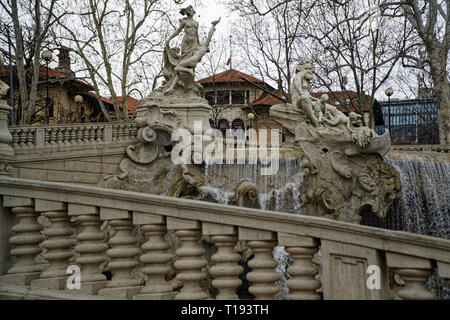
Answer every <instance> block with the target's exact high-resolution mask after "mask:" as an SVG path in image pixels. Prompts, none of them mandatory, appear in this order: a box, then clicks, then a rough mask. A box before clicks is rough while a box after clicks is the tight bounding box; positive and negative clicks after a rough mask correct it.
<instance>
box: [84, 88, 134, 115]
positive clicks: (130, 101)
mask: <svg viewBox="0 0 450 320" xmlns="http://www.w3.org/2000/svg"><path fill="white" fill-rule="evenodd" d="M89 95H91V96H93V97H96V94H95V93H93V92H89ZM100 99H101V100H102V101H103V102H106V103H108V104H111V105H113V101H112V98H111V99H108V98H105V97H100ZM117 101H118V102H119V103H120V104H121V103H122V97H120V96H119V97H117ZM138 102H139V101H138V100H137V99H135V98H133V97H128V102H127V107H128V113H135V111H136V105H137V104H138ZM121 106H122V104H121Z"/></svg>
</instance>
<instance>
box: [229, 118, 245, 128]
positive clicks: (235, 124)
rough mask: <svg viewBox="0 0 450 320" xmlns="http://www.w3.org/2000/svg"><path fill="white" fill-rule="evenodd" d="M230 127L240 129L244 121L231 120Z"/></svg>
mask: <svg viewBox="0 0 450 320" xmlns="http://www.w3.org/2000/svg"><path fill="white" fill-rule="evenodd" d="M231 129H233V130H235V129H242V130H244V129H245V127H244V121H242V120H241V119H234V120H233V122H232V123H231Z"/></svg>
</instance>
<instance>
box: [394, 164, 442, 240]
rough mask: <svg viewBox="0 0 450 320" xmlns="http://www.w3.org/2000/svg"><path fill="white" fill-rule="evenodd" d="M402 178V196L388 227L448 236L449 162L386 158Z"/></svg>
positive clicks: (395, 206) (435, 235)
mask: <svg viewBox="0 0 450 320" xmlns="http://www.w3.org/2000/svg"><path fill="white" fill-rule="evenodd" d="M388 162H389V163H391V164H392V165H393V166H394V167H395V168H396V169H397V171H398V172H399V174H400V179H401V181H402V193H403V196H402V199H401V200H400V201H399V202H398V203H397V204H395V205H394V206H393V208H392V210H391V211H390V212H389V215H391V216H392V218H395V222H392V220H393V219H392V218H391V223H390V225H387V226H386V227H387V228H388V229H394V230H402V231H408V232H414V233H418V234H423V235H429V236H433V237H440V238H446V239H449V238H450V163H444V162H418V161H403V160H390V161H388Z"/></svg>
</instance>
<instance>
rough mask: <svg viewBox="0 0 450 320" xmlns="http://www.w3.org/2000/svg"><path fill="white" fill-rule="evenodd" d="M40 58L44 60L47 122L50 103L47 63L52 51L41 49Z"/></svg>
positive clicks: (50, 58) (48, 120)
mask: <svg viewBox="0 0 450 320" xmlns="http://www.w3.org/2000/svg"><path fill="white" fill-rule="evenodd" d="M41 56H42V59H44V60H45V64H46V86H47V98H46V99H45V112H46V113H47V114H46V116H47V124H48V123H49V122H50V112H49V110H48V109H49V105H50V98H49V96H48V63H49V62H50V61H51V60H52V53H51V52H50V51H49V50H44V51H42V54H41ZM52 113H53V112H52Z"/></svg>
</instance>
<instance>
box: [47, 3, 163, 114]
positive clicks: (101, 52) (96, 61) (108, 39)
mask: <svg viewBox="0 0 450 320" xmlns="http://www.w3.org/2000/svg"><path fill="white" fill-rule="evenodd" d="M68 3H69V2H67V4H68ZM70 4H71V7H74V11H73V12H71V13H70V15H68V16H67V17H66V19H65V20H64V21H61V23H60V24H59V25H60V26H61V27H62V29H63V30H64V32H62V33H61V34H57V33H55V39H59V41H60V42H61V44H62V43H64V44H66V46H68V47H72V50H73V52H75V53H76V54H77V55H78V56H79V57H80V58H81V60H82V61H83V64H84V67H85V69H84V71H86V72H87V73H88V75H89V79H90V81H91V82H92V84H93V87H94V89H95V93H96V96H97V100H98V102H99V104H100V107H101V109H102V111H103V113H104V114H105V117H106V119H107V120H109V121H111V120H112V119H111V116H110V114H109V113H108V110H106V107H105V105H104V103H103V101H102V99H100V97H101V91H102V89H103V88H106V89H107V91H108V92H109V93H110V95H111V100H112V102H113V106H114V112H115V115H116V118H117V119H118V120H123V119H128V96H129V95H130V92H132V91H133V90H139V89H137V88H136V86H137V85H139V84H140V83H141V82H142V77H141V76H139V74H140V73H143V72H142V69H141V68H142V66H143V65H145V63H144V62H143V60H144V59H145V58H146V57H147V56H148V55H149V54H150V53H155V52H160V46H161V44H162V41H163V39H162V38H163V37H161V34H160V29H161V25H162V24H164V23H165V22H164V20H163V18H164V17H165V12H164V11H163V8H161V7H160V1H158V0H140V1H138V0H124V1H118V0H81V1H78V2H77V4H76V5H73V2H72V1H70ZM74 25H77V26H80V28H73V26H74ZM148 71H149V70H146V72H148ZM119 96H121V99H118V97H119ZM141 96H142V93H141Z"/></svg>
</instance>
